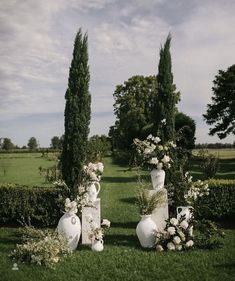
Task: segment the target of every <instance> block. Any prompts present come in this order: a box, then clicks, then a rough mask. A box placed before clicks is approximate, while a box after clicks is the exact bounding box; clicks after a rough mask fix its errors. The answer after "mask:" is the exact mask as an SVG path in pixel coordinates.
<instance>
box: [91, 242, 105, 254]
mask: <svg viewBox="0 0 235 281" xmlns="http://www.w3.org/2000/svg"><path fill="white" fill-rule="evenodd" d="M91 249H92V251H94V252H101V251H103V250H104V241H103V239H100V240H95V241H94V242H93V243H92V245H91Z"/></svg>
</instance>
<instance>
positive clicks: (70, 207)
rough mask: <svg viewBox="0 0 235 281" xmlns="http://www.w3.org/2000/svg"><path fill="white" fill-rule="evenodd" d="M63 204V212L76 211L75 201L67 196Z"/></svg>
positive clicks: (73, 212) (74, 212) (70, 212)
mask: <svg viewBox="0 0 235 281" xmlns="http://www.w3.org/2000/svg"><path fill="white" fill-rule="evenodd" d="M64 206H65V212H66V213H69V214H76V213H77V212H78V208H77V202H76V201H70V199H69V198H66V199H65V204H64Z"/></svg>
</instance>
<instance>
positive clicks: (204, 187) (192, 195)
mask: <svg viewBox="0 0 235 281" xmlns="http://www.w3.org/2000/svg"><path fill="white" fill-rule="evenodd" d="M185 180H186V183H187V184H188V185H189V188H188V190H187V192H186V193H185V195H184V198H185V200H186V202H187V203H189V204H191V203H193V202H194V201H196V200H197V198H198V197H202V196H205V195H209V191H210V190H209V187H208V184H204V183H203V182H202V181H201V180H197V181H196V182H193V181H192V176H190V175H189V172H186V173H185Z"/></svg>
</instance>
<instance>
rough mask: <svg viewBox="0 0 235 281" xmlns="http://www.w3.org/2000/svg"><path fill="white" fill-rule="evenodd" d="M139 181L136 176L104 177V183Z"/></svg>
mask: <svg viewBox="0 0 235 281" xmlns="http://www.w3.org/2000/svg"><path fill="white" fill-rule="evenodd" d="M136 180H137V177H136V176H131V177H107V176H106V177H102V182H106V183H128V182H135V181H136Z"/></svg>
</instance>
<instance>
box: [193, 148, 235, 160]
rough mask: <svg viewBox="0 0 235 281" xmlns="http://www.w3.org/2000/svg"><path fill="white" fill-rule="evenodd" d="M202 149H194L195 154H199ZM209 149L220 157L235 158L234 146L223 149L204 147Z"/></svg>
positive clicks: (208, 150) (210, 152) (209, 151)
mask: <svg viewBox="0 0 235 281" xmlns="http://www.w3.org/2000/svg"><path fill="white" fill-rule="evenodd" d="M200 150H201V149H194V150H193V155H198V152H199V151H200ZM203 150H205V151H207V152H208V153H209V154H213V155H215V156H217V157H219V158H220V159H232V158H233V159H235V149H234V148H223V149H210V148H209V149H203Z"/></svg>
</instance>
